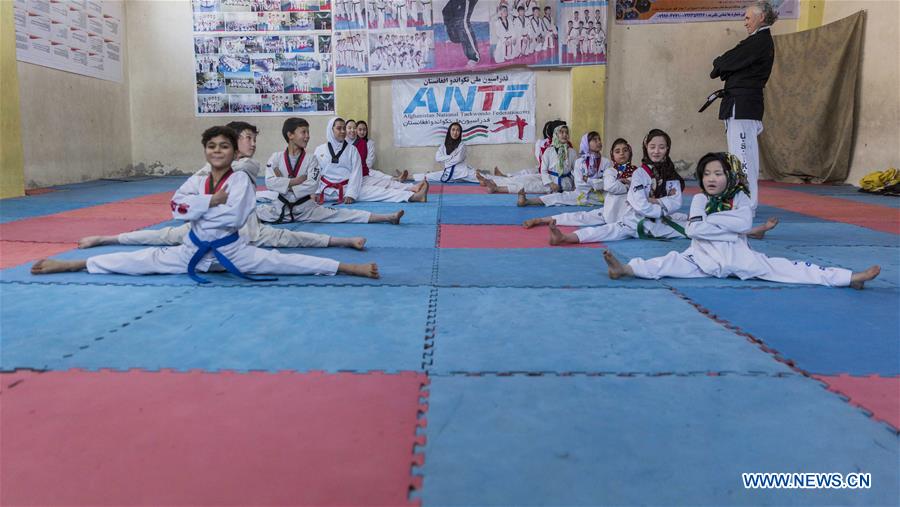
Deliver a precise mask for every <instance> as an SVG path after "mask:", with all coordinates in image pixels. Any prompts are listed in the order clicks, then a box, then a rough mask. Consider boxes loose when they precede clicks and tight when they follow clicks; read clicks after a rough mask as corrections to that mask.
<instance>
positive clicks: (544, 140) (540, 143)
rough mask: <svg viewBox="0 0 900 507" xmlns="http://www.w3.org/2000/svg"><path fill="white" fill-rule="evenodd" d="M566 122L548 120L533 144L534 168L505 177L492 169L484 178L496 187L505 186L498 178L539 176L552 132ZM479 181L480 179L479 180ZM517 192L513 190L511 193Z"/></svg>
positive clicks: (497, 170)
mask: <svg viewBox="0 0 900 507" xmlns="http://www.w3.org/2000/svg"><path fill="white" fill-rule="evenodd" d="M565 124H566V122H564V121H562V120H550V121H548V122H547V123H545V124H544V129H543V131H542V136H543V137H541V138H540V139H538V140H537V141H535V142H534V159H535V161H536V163H537V165H535V166H534V167H528V168H525V169H522V170H521V171H518V172H516V173H513V174H512V176H507V175H505V174H503V172H501V171H500V168H499V167H494V174H493V175H486V176H485V178H487V179H492V180H494V182H495V183H497V185H500V186H506V183H507V182H501V181H498V178H497V177H500V178H515V177H518V176H527V175H531V174H539V173H540V172H541V157H542V156H543V155H544V152H545V151H547V148H549V147H550V144H551V143H552V142H553V130H554V129H555V128H556V127H557V126H559V125H565ZM479 180H481V178H479ZM480 182H481V185H482V186H484V185H485V183H484V182H483V181H480ZM515 192H518V190H515V191H514V192H513V193H515Z"/></svg>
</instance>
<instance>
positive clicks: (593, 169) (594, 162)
mask: <svg viewBox="0 0 900 507" xmlns="http://www.w3.org/2000/svg"><path fill="white" fill-rule="evenodd" d="M588 135H589V133H588V134H585V135H583V136H581V145H580V146H579V147H578V148H579V151H580V152H581V156H582V157H584V163H585V169H586V170H585V174H586V175H587V177H588V178H596V177H597V173H598V172H600V154H599V153H594V152H592V151H591V141H590V139H588Z"/></svg>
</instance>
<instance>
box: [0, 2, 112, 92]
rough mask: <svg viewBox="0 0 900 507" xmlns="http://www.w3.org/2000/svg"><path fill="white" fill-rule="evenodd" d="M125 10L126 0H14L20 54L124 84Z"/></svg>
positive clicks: (46, 64)
mask: <svg viewBox="0 0 900 507" xmlns="http://www.w3.org/2000/svg"><path fill="white" fill-rule="evenodd" d="M0 1H8V0H0ZM123 14H124V11H123V9H122V1H121V0H14V1H13V17H14V24H15V29H16V59H17V60H18V61H21V62H27V63H32V64H35V65H41V66H44V67H50V68H53V69H58V70H63V71H66V72H73V73H75V74H81V75H84V76H89V77H94V78H98V79H104V80H107V81H115V82H118V83H121V82H122V81H123V77H122V41H123V40H124V33H123V32H124V19H123Z"/></svg>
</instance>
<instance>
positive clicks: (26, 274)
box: [0, 246, 434, 286]
mask: <svg viewBox="0 0 900 507" xmlns="http://www.w3.org/2000/svg"><path fill="white" fill-rule="evenodd" d="M141 248H145V247H128V246H112V247H98V248H92V249H90V250H72V251H70V252H66V253H63V254H60V255H59V256H57V257H56V258H59V259H86V258H88V257H90V256H92V255H99V254H104V253H111V252H122V251H129V250H139V249H141ZM279 251H282V252H285V253H299V254H303V255H313V256H317V257H328V258H331V259H335V260H338V261H340V262H349V263H362V262H377V263H378V269H379V271H380V273H381V278H380V279H378V280H372V279H369V278H361V277H358V276H347V275H336V276H286V275H280V276H279V277H278V280H277V281H274V282H257V283H256V284H257V285H266V286H274V285H301V286H302V285H427V284H429V283H430V282H431V275H432V273H431V272H432V266H433V264H434V261H433V256H434V248H370V249H368V250H366V251H363V252H358V251H356V250H351V249H349V248H296V249H291V248H284V249H279ZM30 269H31V263H28V264H23V265H20V266H16V267H13V268H9V269H5V270H3V271H0V282H25V283H41V284H64V283H74V284H90V285H103V284H109V285H196V282H194V281H193V280H191V279H190V278H189V277H188V276H187V274H184V275H148V276H128V275H92V274H88V273H86V272H78V273H55V274H52V275H37V276H36V275H32V274H31V273H30ZM203 277H204V278H206V279H208V280H210V281H211V282H213V283H214V284H216V285H229V286H252V285H254V283H253V282H247V281H244V280H241V279H239V278H235V277H233V276H231V275H228V274H221V273H208V274H204V275H203Z"/></svg>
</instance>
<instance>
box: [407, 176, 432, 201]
mask: <svg viewBox="0 0 900 507" xmlns="http://www.w3.org/2000/svg"><path fill="white" fill-rule="evenodd" d="M422 183H425V184H424V185H423V186H422V187H420V188H419V189H418V190H416V192H415V193H414V194H413V195H412V197H410V198H409V202H428V182H427V181H423V182H422Z"/></svg>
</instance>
